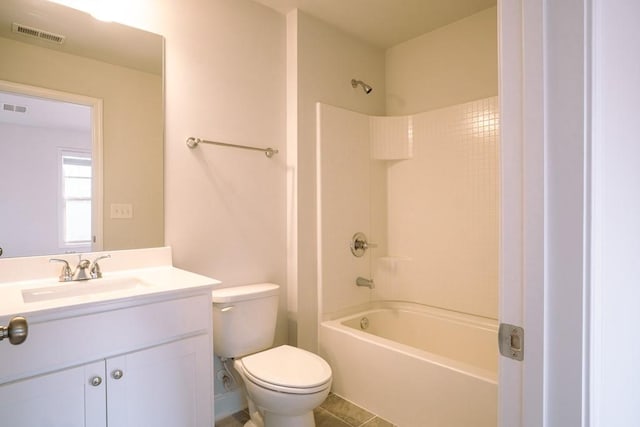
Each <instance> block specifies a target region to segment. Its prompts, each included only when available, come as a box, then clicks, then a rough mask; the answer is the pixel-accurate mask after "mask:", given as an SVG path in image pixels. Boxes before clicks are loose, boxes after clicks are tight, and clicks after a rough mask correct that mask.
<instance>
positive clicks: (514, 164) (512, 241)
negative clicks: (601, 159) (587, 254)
mask: <svg viewBox="0 0 640 427" xmlns="http://www.w3.org/2000/svg"><path fill="white" fill-rule="evenodd" d="M498 63H499V102H500V117H501V128H500V150H501V152H500V171H501V173H500V176H501V189H500V200H501V209H500V223H501V227H500V284H499V295H500V297H499V298H500V301H499V319H500V322H501V323H509V324H513V325H518V326H522V327H523V328H524V330H525V347H524V349H525V357H524V360H523V361H522V362H518V361H515V360H512V359H508V358H506V357H502V356H501V357H500V362H499V375H498V381H499V382H498V420H499V425H500V426H504V427H515V426H532V427H533V426H536V427H539V426H542V425H544V423H543V419H544V381H543V379H544V366H543V357H544V297H545V295H544V267H545V265H544V262H545V258H544V255H545V253H544V249H545V248H544V244H545V242H544V227H545V224H544V208H545V206H544V197H545V191H544V190H545V187H544V166H545V165H544V68H543V67H544V61H543V2H542V1H541V0H540V1H530V0H527V1H525V0H499V1H498ZM525 402H526V404H525Z"/></svg>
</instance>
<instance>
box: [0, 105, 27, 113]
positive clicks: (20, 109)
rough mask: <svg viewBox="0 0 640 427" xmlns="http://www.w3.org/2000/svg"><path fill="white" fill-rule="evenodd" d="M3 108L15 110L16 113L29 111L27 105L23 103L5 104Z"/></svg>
mask: <svg viewBox="0 0 640 427" xmlns="http://www.w3.org/2000/svg"><path fill="white" fill-rule="evenodd" d="M2 109H3V110H4V111H14V112H16V113H26V112H27V107H25V106H22V105H13V104H4V106H3V108H2Z"/></svg>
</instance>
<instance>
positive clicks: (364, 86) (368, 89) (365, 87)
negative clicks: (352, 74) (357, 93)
mask: <svg viewBox="0 0 640 427" xmlns="http://www.w3.org/2000/svg"><path fill="white" fill-rule="evenodd" d="M358 85H360V86H362V89H363V90H364V92H365V93H366V94H367V95H369V94H370V93H371V92H372V91H373V88H372V87H371V86H369V85H368V84H366V83H365V82H363V81H362V80H356V79H351V87H352V88H354V89H355V88H357V87H358Z"/></svg>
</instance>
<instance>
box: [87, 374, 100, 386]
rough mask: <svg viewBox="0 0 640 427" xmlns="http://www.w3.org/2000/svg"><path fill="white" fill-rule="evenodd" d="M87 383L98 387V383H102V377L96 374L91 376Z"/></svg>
mask: <svg viewBox="0 0 640 427" xmlns="http://www.w3.org/2000/svg"><path fill="white" fill-rule="evenodd" d="M89 384H91V385H92V386H94V387H98V386H99V385H100V384H102V378H100V377H99V376H97V375H96V376H95V377H93V378H91V380H90V381H89Z"/></svg>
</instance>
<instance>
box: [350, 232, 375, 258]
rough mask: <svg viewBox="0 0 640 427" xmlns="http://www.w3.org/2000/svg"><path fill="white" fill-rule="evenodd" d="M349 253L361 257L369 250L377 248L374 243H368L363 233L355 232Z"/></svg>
mask: <svg viewBox="0 0 640 427" xmlns="http://www.w3.org/2000/svg"><path fill="white" fill-rule="evenodd" d="M350 247H351V253H352V254H353V255H354V256H356V257H361V256H363V255H364V253H365V252H366V251H367V249H369V248H377V247H378V245H377V244H376V243H369V242H368V241H367V236H365V234H364V233H361V232H357V233H356V234H354V235H353V237H352V238H351V245H350Z"/></svg>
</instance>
